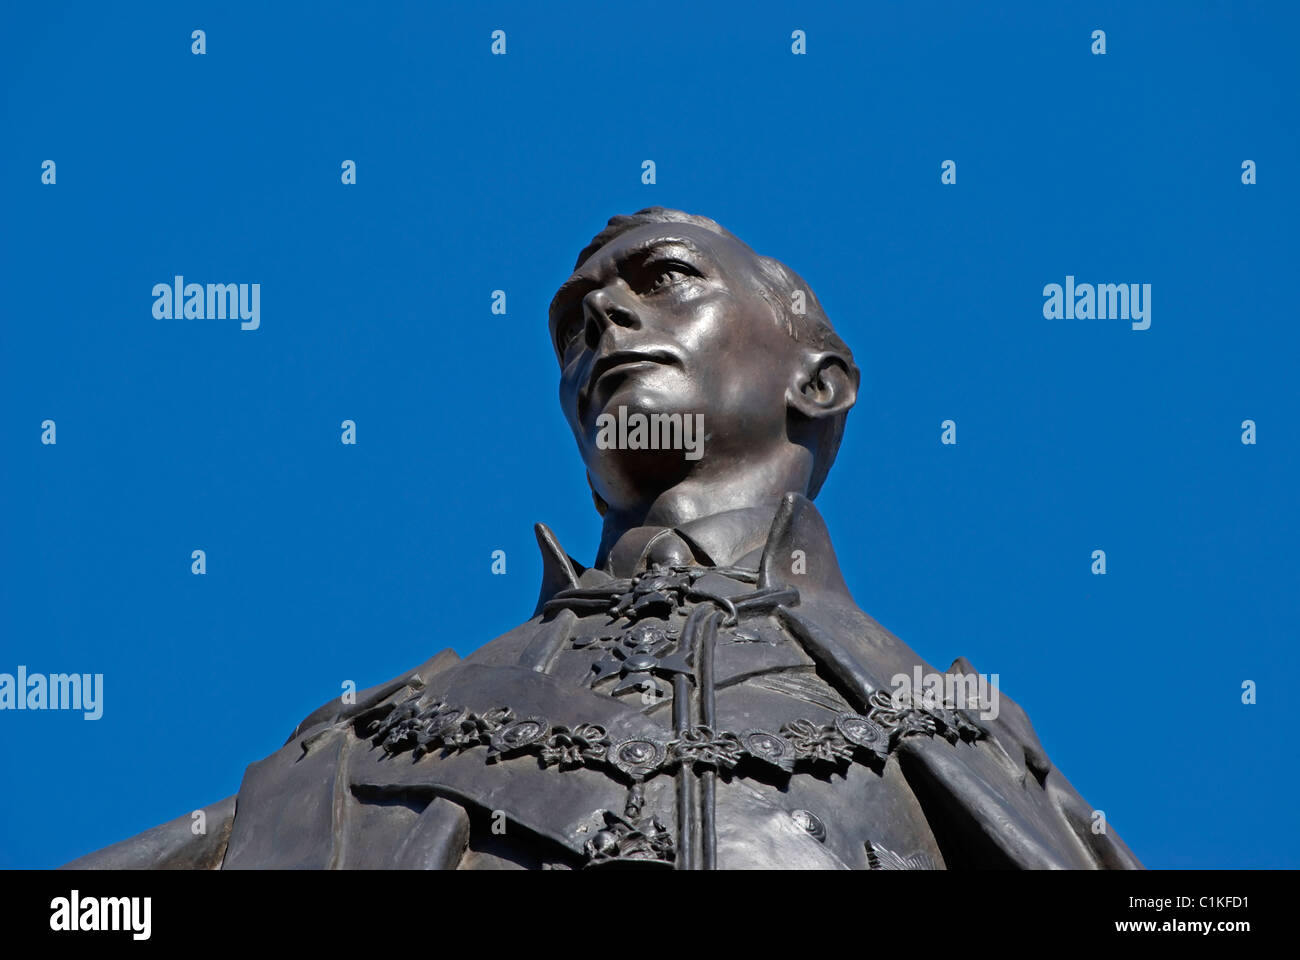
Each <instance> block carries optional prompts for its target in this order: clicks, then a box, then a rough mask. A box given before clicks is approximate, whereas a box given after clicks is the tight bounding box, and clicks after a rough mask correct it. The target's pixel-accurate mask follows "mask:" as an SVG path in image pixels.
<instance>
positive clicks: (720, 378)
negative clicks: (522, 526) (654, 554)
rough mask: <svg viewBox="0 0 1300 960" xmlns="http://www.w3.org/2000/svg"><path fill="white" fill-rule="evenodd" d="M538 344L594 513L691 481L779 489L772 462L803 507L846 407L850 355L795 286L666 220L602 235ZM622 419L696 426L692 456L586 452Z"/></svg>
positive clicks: (688, 222) (711, 238)
mask: <svg viewBox="0 0 1300 960" xmlns="http://www.w3.org/2000/svg"><path fill="white" fill-rule="evenodd" d="M550 330H551V340H552V343H553V345H554V346H555V351H556V356H557V358H558V359H559V362H560V367H561V370H562V373H561V378H560V403H561V405H562V407H563V408H564V414H565V416H566V417H567V418H568V420H569V425H570V427H571V428H572V429H573V433H574V436H575V437H576V438H577V441H578V447H579V449H580V451H581V453H582V457H583V460H584V461H585V462H586V464H587V471H588V476H589V477H590V480H591V484H592V488H593V490H594V491H595V493H596V495H597V505H598V506H603V505H609V506H613V507H616V508H618V509H620V510H622V511H625V512H631V513H635V512H637V511H638V510H643V509H644V508H646V507H648V506H649V505H650V504H651V503H653V502H654V500H655V499H656V498H657V497H658V496H659V495H660V494H662V493H664V492H665V491H667V490H669V489H671V488H673V487H675V486H677V484H679V483H681V482H683V481H684V480H687V479H688V478H689V479H691V480H695V481H700V482H702V483H713V484H718V483H720V482H727V481H731V482H734V481H735V480H736V478H737V477H738V476H743V475H748V476H749V477H751V478H752V480H753V485H754V486H756V487H761V486H762V485H763V483H764V482H765V481H770V483H775V484H778V485H779V484H780V483H782V482H785V483H788V482H789V481H788V479H784V477H783V478H782V479H781V480H778V478H777V477H775V476H773V477H770V478H767V477H765V475H764V474H765V472H768V473H773V472H775V471H776V470H777V467H776V464H777V463H778V462H779V463H780V464H782V465H783V466H782V468H781V469H782V470H783V471H784V475H789V474H790V471H791V465H793V471H794V474H795V475H796V476H797V477H798V480H797V482H801V483H802V484H803V487H804V489H803V490H802V491H801V492H804V493H806V494H807V495H808V496H809V497H812V496H815V495H816V494H817V491H818V490H819V489H820V487H821V485H822V482H823V481H824V480H825V478H826V474H827V472H828V471H829V470H830V466H831V463H832V462H833V461H834V459H835V454H836V451H837V450H838V448H839V443H840V437H841V435H842V434H843V430H844V421H845V418H846V417H847V416H848V411H849V408H850V407H852V406H853V403H854V401H855V399H856V397H857V387H858V378H859V375H858V369H857V367H856V366H855V365H854V363H853V355H852V353H851V352H850V351H849V348H848V347H847V346H846V345H845V344H844V342H843V341H842V340H840V338H839V337H838V336H837V335H836V334H835V331H834V330H833V329H832V327H831V325H830V322H829V321H828V320H827V319H826V315H825V313H823V311H822V308H821V305H820V304H819V303H818V301H817V298H816V297H815V296H814V295H813V292H812V290H810V289H809V288H808V285H807V284H805V283H804V282H803V281H802V279H801V278H800V277H799V276H798V274H796V273H795V272H794V271H793V270H790V269H789V268H788V267H786V266H785V265H784V264H782V263H780V262H778V261H776V260H773V259H771V258H768V257H760V256H758V255H757V254H755V253H754V251H753V250H751V249H750V248H749V247H748V246H746V245H745V244H744V243H743V242H741V241H740V240H739V239H738V238H737V237H735V236H733V235H732V234H731V233H729V232H728V231H726V230H724V229H723V228H722V227H721V226H719V225H718V224H717V223H715V222H713V221H712V220H709V219H707V218H705V217H699V216H693V215H691V214H687V213H683V212H681V211H678V210H667V209H664V208H662V207H650V208H647V209H645V210H640V211H638V212H637V213H635V214H632V215H631V216H617V217H614V218H613V219H611V220H610V221H609V224H608V225H607V226H606V227H605V229H604V230H602V231H601V232H600V233H599V234H597V235H596V237H595V238H594V239H593V240H592V241H591V243H590V244H588V245H587V247H586V248H585V249H584V250H583V251H582V253H581V254H579V256H578V261H577V263H576V265H575V266H574V273H573V276H571V277H570V278H569V279H568V280H567V281H565V283H564V284H563V285H562V286H561V287H560V289H559V291H558V292H557V293H556V295H555V299H554V300H553V301H552V304H551V310H550ZM620 407H622V408H624V415H625V416H628V415H631V414H636V413H640V414H643V415H645V416H647V417H648V416H650V415H653V414H670V415H671V414H678V415H681V416H682V417H693V416H694V415H696V414H699V415H702V423H703V427H704V433H705V442H704V449H703V456H702V457H701V458H700V459H697V460H692V459H688V458H687V457H685V456H683V451H682V450H680V449H677V450H663V449H618V448H611V447H610V446H609V444H608V443H607V442H606V443H601V442H598V439H599V432H600V426H601V423H602V421H601V415H602V414H606V415H609V418H613V417H617V416H618V415H619V408H620ZM604 422H608V418H607V419H606V421H604ZM796 488H797V487H791V489H796ZM777 492H778V493H779V492H784V491H777ZM734 505H735V506H741V505H744V504H741V503H736V504H734ZM602 512H603V509H602Z"/></svg>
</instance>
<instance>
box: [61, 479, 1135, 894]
mask: <svg viewBox="0 0 1300 960" xmlns="http://www.w3.org/2000/svg"><path fill="white" fill-rule="evenodd" d="M537 534H538V542H539V544H540V546H541V549H542V554H543V558H544V575H543V585H542V590H541V596H540V599H539V602H538V609H537V611H536V613H535V615H534V617H533V618H532V619H531V620H529V621H528V622H527V623H525V624H523V625H522V626H520V627H518V628H516V629H515V630H512V631H511V632H509V633H507V634H505V635H504V636H502V637H500V638H498V639H496V640H494V641H493V642H491V643H489V644H487V645H486V646H484V647H482V648H480V649H479V650H477V651H475V652H474V653H473V654H471V655H470V656H468V657H466V658H465V659H463V660H461V659H459V658H457V656H456V655H455V654H454V653H453V652H452V651H450V650H446V651H443V652H442V653H440V654H439V655H438V656H436V657H434V658H433V659H432V660H430V661H429V662H428V663H426V664H424V665H423V666H421V667H419V668H417V669H416V670H414V671H413V672H411V673H409V674H404V675H402V676H401V677H398V678H396V679H395V680H393V681H391V682H389V683H387V684H383V685H381V686H379V687H375V688H372V689H371V690H368V691H366V692H364V693H362V694H359V695H358V697H357V702H356V703H355V704H352V705H346V706H345V705H342V704H340V703H337V702H334V703H331V704H327V705H326V706H324V707H322V708H320V709H319V710H317V711H316V712H315V713H313V714H312V715H311V716H309V717H308V718H307V719H306V720H305V721H303V723H302V724H300V725H299V727H298V729H297V730H295V731H294V733H293V735H292V736H291V737H290V739H289V742H288V743H287V744H286V745H285V746H284V747H283V748H282V749H281V750H280V751H279V752H277V753H275V754H273V755H272V756H270V757H268V758H266V759H265V760H262V761H260V762H258V763H254V764H252V765H251V766H250V767H249V768H248V771H247V772H246V774H245V777H244V781H243V784H242V786H241V788H240V791H239V794H238V795H237V797H235V798H229V799H227V800H226V801H223V802H222V803H221V804H217V805H214V806H213V807H212V808H210V809H209V831H208V834H207V835H206V836H204V837H194V836H193V835H192V833H191V832H190V830H189V824H190V819H189V817H188V816H187V817H182V818H180V819H178V820H177V821H174V822H172V823H170V824H164V825H163V826H161V827H158V828H155V829H154V830H152V831H148V832H147V833H145V834H142V835H140V836H139V837H136V838H132V839H131V840H127V841H123V842H122V843H120V844H116V845H114V846H112V847H108V848H106V849H104V850H102V851H99V852H97V853H94V854H90V855H89V856H87V857H84V858H82V859H81V860H79V861H75V862H74V863H72V864H69V866H70V867H82V868H91V867H106V866H154V867H169V866H171V867H195V868H202V867H206V868H216V867H221V868H224V869H239V868H268V867H274V868H376V867H394V868H416V869H454V868H459V869H500V868H540V869H577V868H588V869H611V868H618V867H634V868H661V869H688V870H689V869H745V868H750V869H755V868H756V869H768V868H781V869H789V868H804V869H862V870H866V869H932V868H1006V867H1022V868H1140V866H1141V865H1140V864H1139V863H1138V861H1137V860H1136V858H1135V857H1134V856H1133V854H1132V853H1131V852H1130V851H1129V849H1128V848H1127V847H1126V846H1125V845H1124V843H1123V842H1122V841H1121V840H1120V839H1119V838H1118V837H1117V836H1116V835H1115V834H1114V833H1113V832H1111V831H1109V830H1106V831H1103V832H1100V833H1094V832H1093V829H1092V824H1093V818H1092V809H1091V807H1089V805H1088V804H1087V803H1086V802H1084V800H1083V799H1082V798H1081V797H1080V796H1079V794H1078V793H1077V792H1076V791H1075V790H1074V789H1073V787H1071V786H1070V784H1069V783H1068V781H1066V780H1065V778H1064V777H1063V776H1062V775H1061V774H1060V773H1059V772H1058V771H1057V770H1056V769H1055V768H1054V767H1052V765H1051V763H1050V762H1049V761H1048V759H1047V757H1046V756H1045V754H1044V752H1043V748H1042V746H1041V745H1040V744H1039V742H1038V739H1037V737H1036V736H1035V735H1034V733H1033V729H1032V727H1031V726H1030V724H1029V721H1028V719H1027V718H1026V716H1025V715H1024V713H1023V711H1022V710H1021V709H1020V708H1019V707H1017V706H1016V705H1015V704H1014V703H1012V702H1011V701H1010V700H1009V699H1008V698H1006V697H1005V696H1004V697H1001V699H1000V704H999V708H1000V709H999V712H998V714H997V716H996V718H994V719H989V718H988V717H986V716H985V715H983V714H980V713H976V712H974V711H972V710H970V709H955V708H951V707H950V706H943V705H938V704H934V703H929V702H925V701H922V700H921V699H920V698H902V699H900V698H896V697H891V693H893V690H892V688H891V686H890V680H891V678H892V677H894V676H895V675H897V674H900V673H902V674H908V675H911V674H912V673H913V670H914V668H915V667H917V666H919V667H920V668H921V670H922V671H923V672H925V673H933V672H935V671H934V669H933V668H932V667H930V666H929V665H928V664H926V663H925V662H924V661H923V660H921V659H920V658H919V657H918V656H917V655H916V654H915V653H914V652H912V651H911V650H910V649H909V648H908V647H907V646H906V645H905V644H903V643H902V642H901V641H899V640H898V639H897V638H896V637H894V636H893V635H891V634H890V633H889V632H888V631H886V630H884V629H883V628H882V627H881V626H880V625H879V624H878V623H876V622H875V621H874V620H872V619H871V618H870V617H868V616H867V615H866V614H865V613H863V612H862V611H861V610H859V609H858V607H857V606H856V604H855V603H854V602H853V599H852V597H851V596H850V595H849V592H848V590H847V588H846V587H845V585H844V581H843V579H842V577H841V575H840V572H839V567H838V564H837V563H836V560H835V555H834V553H833V551H832V549H831V545H830V539H829V536H828V534H827V531H826V527H825V524H824V523H823V521H822V519H821V517H820V515H819V514H818V513H817V511H816V510H815V508H814V507H813V506H812V504H811V502H809V501H808V500H807V499H805V498H804V497H802V496H799V495H797V494H788V495H787V496H786V497H785V498H784V500H783V501H782V503H781V504H780V507H779V509H778V510H777V511H776V513H775V516H773V515H772V513H771V512H770V511H768V512H767V513H764V512H763V511H761V510H755V509H743V510H735V511H729V512H728V513H724V514H720V515H718V516H715V517H709V518H704V519H702V520H697V521H693V522H691V523H688V524H684V525H682V526H679V527H676V528H672V529H669V528H662V527H642V528H638V529H636V530H632V531H629V532H628V533H627V534H625V535H624V536H623V537H622V538H621V539H620V540H619V541H618V542H617V543H616V544H615V545H614V546H613V548H612V550H611V551H610V554H609V558H608V562H607V563H606V564H605V569H599V570H598V569H585V568H583V567H582V566H581V565H579V564H577V563H576V562H575V561H573V559H572V558H570V557H569V556H568V555H567V554H566V553H565V552H564V551H563V550H562V549H561V548H560V547H559V545H558V544H557V543H556V541H555V538H554V537H553V536H552V535H551V533H550V531H549V530H547V529H546V528H545V527H544V526H541V525H539V526H538V528H537ZM950 672H953V673H959V674H969V673H973V670H972V668H971V666H970V665H969V664H968V663H966V662H965V661H964V660H958V661H957V662H956V663H954V664H953V666H952V667H951V668H950ZM214 826H215V829H213V827H214Z"/></svg>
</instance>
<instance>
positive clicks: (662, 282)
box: [650, 270, 686, 290]
mask: <svg viewBox="0 0 1300 960" xmlns="http://www.w3.org/2000/svg"><path fill="white" fill-rule="evenodd" d="M685 277H686V274H684V273H682V272H681V271H680V270H660V271H658V276H656V277H655V278H654V280H652V281H651V282H650V289H651V290H660V289H662V288H664V287H668V286H671V285H672V284H674V283H676V282H677V281H678V280H682V279H685Z"/></svg>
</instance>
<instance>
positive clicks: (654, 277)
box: [639, 260, 699, 293]
mask: <svg viewBox="0 0 1300 960" xmlns="http://www.w3.org/2000/svg"><path fill="white" fill-rule="evenodd" d="M698 276H699V273H698V272H697V271H696V270H695V269H693V268H692V267H690V266H688V265H686V264H684V263H682V262H680V261H678V260H662V261H659V262H657V263H648V264H646V266H645V269H644V271H643V272H642V278H643V279H642V282H641V283H640V285H639V286H640V288H641V292H642V293H658V292H659V291H661V290H665V289H667V288H668V287H671V286H673V285H674V284H677V283H681V282H682V281H683V280H687V279H689V278H691V277H698Z"/></svg>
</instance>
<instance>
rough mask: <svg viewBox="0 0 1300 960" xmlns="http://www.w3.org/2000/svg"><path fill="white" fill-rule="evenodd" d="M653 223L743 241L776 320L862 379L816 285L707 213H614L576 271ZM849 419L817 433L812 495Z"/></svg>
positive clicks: (829, 421) (832, 421)
mask: <svg viewBox="0 0 1300 960" xmlns="http://www.w3.org/2000/svg"><path fill="white" fill-rule="evenodd" d="M652 223H690V224H694V225H695V226H697V227H703V228H704V229H706V230H710V231H712V232H713V233H716V234H718V235H719V236H723V237H726V238H727V239H729V240H732V241H734V242H735V243H737V244H739V245H740V246H741V248H742V249H744V250H747V251H749V253H750V254H751V255H753V257H754V259H755V261H757V264H758V272H759V276H760V277H761V278H762V280H763V290H762V291H761V293H762V297H763V299H764V300H766V301H767V303H768V305H769V306H770V307H771V308H772V315H773V317H774V318H775V319H776V322H777V323H779V324H780V325H781V326H782V327H783V328H784V329H785V331H786V333H788V334H789V335H790V338H791V339H792V340H794V341H795V342H797V343H802V344H805V345H807V346H809V347H811V348H812V349H814V350H816V351H818V352H824V353H833V354H835V355H836V356H838V357H840V358H841V359H842V360H843V361H844V366H845V368H846V369H847V370H848V372H849V376H850V377H852V379H853V382H854V384H855V385H856V384H857V383H858V379H859V373H858V368H857V365H856V364H854V362H853V351H851V350H850V349H849V347H848V344H846V343H845V342H844V341H843V340H841V339H840V337H839V335H838V334H837V333H836V332H835V328H834V327H832V326H831V322H830V320H829V319H827V317H826V312H825V311H824V310H822V305H821V302H820V301H819V300H818V299H817V296H816V295H815V294H814V293H813V292H812V288H811V287H809V286H808V284H806V283H805V282H804V281H803V278H802V277H800V276H799V274H797V273H795V272H794V271H793V270H791V269H790V268H789V267H787V266H786V265H785V264H784V263H782V262H781V261H780V260H774V259H772V258H771V257H764V256H760V255H759V254H757V253H754V251H753V250H752V249H751V248H750V246H749V244H747V243H745V242H744V241H743V240H741V239H740V238H739V237H737V236H736V235H735V234H733V233H732V232H731V231H729V230H727V229H725V228H724V227H722V226H721V225H720V224H718V223H717V222H716V221H714V220H710V219H709V218H708V217H701V216H698V215H696V214H693V213H686V212H685V211H682V210H671V209H669V208H667V207H646V208H645V209H643V210H638V211H637V212H636V213H633V214H619V215H618V216H616V217H611V218H610V220H609V223H608V224H606V225H605V229H604V230H602V231H600V233H598V234H596V236H594V237H593V238H592V240H591V242H590V243H589V244H587V246H586V247H584V248H583V250H582V252H581V253H580V254H578V260H577V262H576V263H575V264H574V265H573V269H574V270H577V269H578V268H579V267H581V266H582V265H583V264H584V263H586V262H587V260H588V258H590V257H591V255H592V254H594V253H595V252H596V251H597V250H599V249H600V248H601V247H603V246H604V245H605V244H607V243H609V242H610V241H611V240H613V239H614V238H615V237H618V236H620V235H622V234H624V233H627V232H628V231H629V230H632V229H635V228H636V227H640V226H644V225H646V224H652ZM796 290H802V291H803V295H804V312H803V313H802V314H797V313H795V312H794V310H793V309H792V303H793V300H794V292H795V291H796ZM847 419H848V411H847V410H846V411H845V412H844V413H841V414H837V415H836V416H834V417H827V418H825V419H824V420H823V421H822V423H821V425H820V429H818V430H817V432H816V433H815V434H814V436H815V440H816V442H815V444H814V449H813V469H812V476H811V478H810V479H809V481H808V497H809V499H812V498H813V497H816V496H817V494H818V492H819V491H820V490H821V488H822V484H823V483H824V482H825V481H826V475H827V474H828V473H830V469H831V464H833V463H834V462H835V455H836V454H837V453H838V452H839V449H840V440H841V439H842V438H843V436H844V423H845V421H846V420H847Z"/></svg>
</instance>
